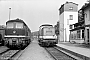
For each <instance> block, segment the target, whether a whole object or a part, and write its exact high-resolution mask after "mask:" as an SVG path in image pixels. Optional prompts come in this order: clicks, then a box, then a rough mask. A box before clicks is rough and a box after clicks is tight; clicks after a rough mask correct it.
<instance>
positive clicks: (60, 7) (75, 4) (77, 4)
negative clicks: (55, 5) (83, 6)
mask: <svg viewBox="0 0 90 60" xmlns="http://www.w3.org/2000/svg"><path fill="white" fill-rule="evenodd" d="M68 3H73V2H68V1H67V2H66V3H65V4H68ZM65 4H62V5H61V7H60V8H59V10H60V9H61V8H62V7H63V6H64V5H65ZM73 4H75V5H78V4H76V3H73Z"/></svg>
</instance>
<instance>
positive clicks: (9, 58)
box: [0, 50, 20, 60]
mask: <svg viewBox="0 0 90 60" xmlns="http://www.w3.org/2000/svg"><path fill="white" fill-rule="evenodd" d="M19 51H20V50H7V51H5V52H2V53H1V54H0V60H13V56H14V55H16V54H17V53H18V52H19Z"/></svg>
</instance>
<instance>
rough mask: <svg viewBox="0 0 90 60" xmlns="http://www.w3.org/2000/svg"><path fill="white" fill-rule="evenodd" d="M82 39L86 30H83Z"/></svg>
mask: <svg viewBox="0 0 90 60" xmlns="http://www.w3.org/2000/svg"><path fill="white" fill-rule="evenodd" d="M82 38H84V30H82Z"/></svg>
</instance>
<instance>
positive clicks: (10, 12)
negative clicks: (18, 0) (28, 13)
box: [9, 8, 11, 20]
mask: <svg viewBox="0 0 90 60" xmlns="http://www.w3.org/2000/svg"><path fill="white" fill-rule="evenodd" d="M10 16H11V8H9V20H10Z"/></svg>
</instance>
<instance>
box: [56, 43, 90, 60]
mask: <svg viewBox="0 0 90 60" xmlns="http://www.w3.org/2000/svg"><path fill="white" fill-rule="evenodd" d="M57 46H58V47H60V48H63V49H64V50H68V51H69V52H72V54H75V55H77V56H79V57H81V58H82V59H83V60H90V45H85V44H72V43H70V42H61V43H59V44H57Z"/></svg>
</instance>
